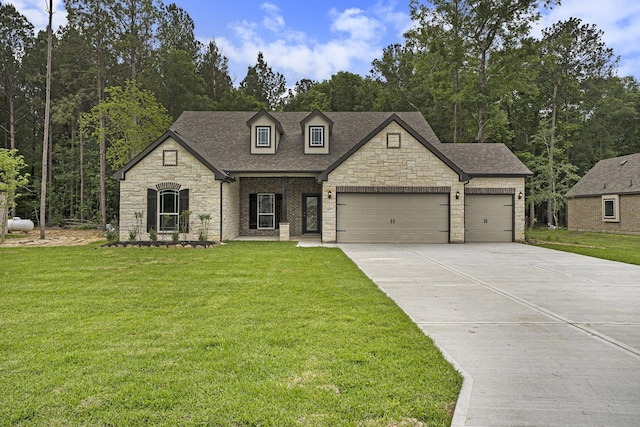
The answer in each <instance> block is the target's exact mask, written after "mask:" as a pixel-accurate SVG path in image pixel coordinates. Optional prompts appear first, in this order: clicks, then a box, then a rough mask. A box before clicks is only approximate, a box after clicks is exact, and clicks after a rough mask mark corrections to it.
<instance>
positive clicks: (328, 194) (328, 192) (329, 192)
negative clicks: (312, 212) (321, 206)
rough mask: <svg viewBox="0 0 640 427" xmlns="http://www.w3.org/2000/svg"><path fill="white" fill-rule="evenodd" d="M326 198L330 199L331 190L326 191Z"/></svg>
mask: <svg viewBox="0 0 640 427" xmlns="http://www.w3.org/2000/svg"><path fill="white" fill-rule="evenodd" d="M327 197H328V198H329V199H330V198H331V190H329V191H327Z"/></svg>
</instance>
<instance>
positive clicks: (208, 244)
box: [102, 240, 220, 249]
mask: <svg viewBox="0 0 640 427" xmlns="http://www.w3.org/2000/svg"><path fill="white" fill-rule="evenodd" d="M218 245H220V242H213V241H204V242H201V241H199V240H198V241H180V242H176V243H174V242H170V241H155V242H152V241H144V242H142V241H140V242H138V241H135V242H128V241H127V242H111V243H106V244H104V245H102V247H103V248H129V247H133V248H169V249H211V248H214V247H216V246H218Z"/></svg>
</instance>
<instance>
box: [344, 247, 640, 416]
mask: <svg viewBox="0 0 640 427" xmlns="http://www.w3.org/2000/svg"><path fill="white" fill-rule="evenodd" d="M339 247H340V248H341V249H342V250H343V251H344V252H345V253H346V254H347V256H349V257H350V258H351V259H352V260H353V261H354V262H355V263H356V264H357V265H358V266H359V267H360V268H361V269H362V270H363V271H364V272H365V273H366V274H367V275H368V276H369V277H370V278H371V279H372V280H373V281H374V282H375V283H377V284H378V286H379V287H380V288H381V289H382V290H383V291H384V292H385V293H387V294H388V295H389V296H390V297H391V298H392V299H393V300H394V301H396V303H397V304H398V305H399V306H400V307H401V308H402V309H403V310H404V311H405V312H406V313H407V314H408V315H409V316H410V317H411V318H412V319H413V320H414V322H415V323H416V324H418V326H419V327H420V328H422V330H423V331H424V332H425V333H426V334H427V335H429V336H430V337H432V338H433V339H434V341H435V342H436V343H437V344H438V346H439V347H440V348H441V349H442V350H443V353H444V354H445V356H447V357H448V358H449V359H450V360H452V361H453V363H454V365H455V366H456V367H457V368H458V369H459V370H460V371H461V372H462V373H463V375H464V376H465V383H464V386H463V390H462V393H461V394H460V398H459V401H458V405H457V408H456V413H455V415H454V420H453V425H457V426H462V425H466V426H493V427H495V426H638V425H640V267H638V266H631V265H627V264H621V263H616V262H611V261H605V260H599V259H595V258H589V257H584V256H580V255H574V254H569V253H563V252H557V251H552V250H548V249H542V248H537V247H533V246H527V245H523V244H517V243H504V244H464V245H361V244H349V245H346V244H344V245H339Z"/></svg>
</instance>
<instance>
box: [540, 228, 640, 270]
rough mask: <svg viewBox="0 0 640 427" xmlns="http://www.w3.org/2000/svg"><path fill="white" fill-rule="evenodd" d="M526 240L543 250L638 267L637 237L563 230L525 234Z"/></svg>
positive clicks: (638, 246)
mask: <svg viewBox="0 0 640 427" xmlns="http://www.w3.org/2000/svg"><path fill="white" fill-rule="evenodd" d="M527 239H528V240H529V241H530V242H532V243H534V244H536V245H537V246H542V247H545V248H551V249H556V250H560V251H565V252H573V253H577V254H581V255H588V256H592V257H596V258H603V259H609V260H612V261H620V262H625V263H628V264H636V265H640V236H634V235H628V234H608V233H588V232H583V231H569V230H565V229H559V230H557V237H556V230H549V229H546V228H534V229H530V230H527Z"/></svg>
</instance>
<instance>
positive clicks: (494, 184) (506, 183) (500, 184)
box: [463, 177, 525, 242]
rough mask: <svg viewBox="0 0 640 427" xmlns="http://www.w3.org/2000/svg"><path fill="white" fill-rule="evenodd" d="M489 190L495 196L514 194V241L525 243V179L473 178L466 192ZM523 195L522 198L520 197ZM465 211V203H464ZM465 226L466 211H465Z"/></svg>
mask: <svg viewBox="0 0 640 427" xmlns="http://www.w3.org/2000/svg"><path fill="white" fill-rule="evenodd" d="M481 189H482V190H488V193H489V194H490V193H492V192H495V193H494V194H513V195H514V198H513V200H514V212H513V216H514V218H513V219H514V222H515V224H514V230H513V231H514V239H515V241H516V242H523V241H524V239H525V197H524V194H525V193H524V178H522V177H503V178H484V177H483V178H473V179H471V180H470V181H469V183H468V184H467V185H466V186H465V190H466V191H469V190H472V191H473V190H481ZM521 193H522V198H519V195H520V194H521ZM463 210H464V201H463ZM463 224H464V211H463Z"/></svg>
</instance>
